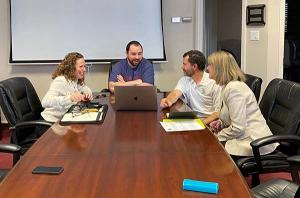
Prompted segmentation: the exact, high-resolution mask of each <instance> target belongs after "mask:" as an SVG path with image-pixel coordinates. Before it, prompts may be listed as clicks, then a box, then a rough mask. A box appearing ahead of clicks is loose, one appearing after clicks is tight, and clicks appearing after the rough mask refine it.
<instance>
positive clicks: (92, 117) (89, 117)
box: [61, 112, 102, 122]
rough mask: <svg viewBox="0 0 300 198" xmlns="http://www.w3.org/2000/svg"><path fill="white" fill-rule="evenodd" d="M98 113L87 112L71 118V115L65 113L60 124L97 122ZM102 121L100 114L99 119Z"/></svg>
mask: <svg viewBox="0 0 300 198" xmlns="http://www.w3.org/2000/svg"><path fill="white" fill-rule="evenodd" d="M98 113H99V112H88V113H84V114H81V115H76V116H73V115H72V113H66V114H65V115H64V117H63V118H62V119H61V121H62V122H76V121H80V122H89V121H97V116H98ZM101 119H102V112H101V115H100V119H99V120H101Z"/></svg>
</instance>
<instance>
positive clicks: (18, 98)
mask: <svg viewBox="0 0 300 198" xmlns="http://www.w3.org/2000/svg"><path fill="white" fill-rule="evenodd" d="M0 106H1V109H2V111H3V114H4V116H5V118H6V120H7V121H8V124H9V130H10V132H11V143H13V144H16V145H19V146H21V147H22V150H21V154H23V153H25V152H26V150H27V149H28V148H29V147H30V146H31V145H32V144H33V143H34V142H35V141H36V139H37V138H38V137H39V136H41V135H42V134H43V132H45V131H46V130H47V129H48V128H49V127H50V126H51V125H52V123H49V122H46V121H44V120H43V118H42V117H41V112H42V111H43V108H42V105H41V102H40V99H39V97H38V95H37V93H36V91H35V89H34V87H33V86H32V84H31V82H30V81H29V80H28V79H27V78H24V77H14V78H9V79H7V80H4V81H1V82H0Z"/></svg>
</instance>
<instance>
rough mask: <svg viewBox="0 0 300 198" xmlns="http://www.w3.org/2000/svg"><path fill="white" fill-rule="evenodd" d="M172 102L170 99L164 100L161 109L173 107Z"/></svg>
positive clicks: (161, 102)
mask: <svg viewBox="0 0 300 198" xmlns="http://www.w3.org/2000/svg"><path fill="white" fill-rule="evenodd" d="M172 104H173V103H172V102H171V101H170V100H169V99H168V98H163V99H161V101H160V107H161V108H167V107H171V106H172Z"/></svg>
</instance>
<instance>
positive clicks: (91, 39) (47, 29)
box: [10, 0, 165, 63]
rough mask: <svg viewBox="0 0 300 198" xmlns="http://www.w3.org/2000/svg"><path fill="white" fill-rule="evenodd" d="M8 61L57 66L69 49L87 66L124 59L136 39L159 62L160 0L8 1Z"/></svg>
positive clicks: (161, 44) (161, 46) (161, 57)
mask: <svg viewBox="0 0 300 198" xmlns="http://www.w3.org/2000/svg"><path fill="white" fill-rule="evenodd" d="M10 3H11V57H10V62H11V63H57V62H59V60H61V59H63V57H64V56H65V55H66V54H67V53H69V52H73V51H77V52H80V53H82V54H83V55H84V56H85V59H86V61H87V62H109V61H112V60H116V59H121V58H124V57H125V47H126V44H127V43H128V42H129V41H131V40H137V41H139V42H140V43H141V44H142V45H143V48H144V57H145V58H148V59H150V60H156V61H164V60H165V51H164V42H163V29H162V13H161V11H162V9H161V0H82V1H76V0H51V1H49V0H11V2H10Z"/></svg>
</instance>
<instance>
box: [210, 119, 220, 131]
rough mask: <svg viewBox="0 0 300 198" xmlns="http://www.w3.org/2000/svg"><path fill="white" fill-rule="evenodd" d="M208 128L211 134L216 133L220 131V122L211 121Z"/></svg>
mask: <svg viewBox="0 0 300 198" xmlns="http://www.w3.org/2000/svg"><path fill="white" fill-rule="evenodd" d="M208 126H209V129H210V130H211V132H213V133H218V132H219V131H221V129H222V123H221V120H215V121H212V122H211V123H209V125H208Z"/></svg>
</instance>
